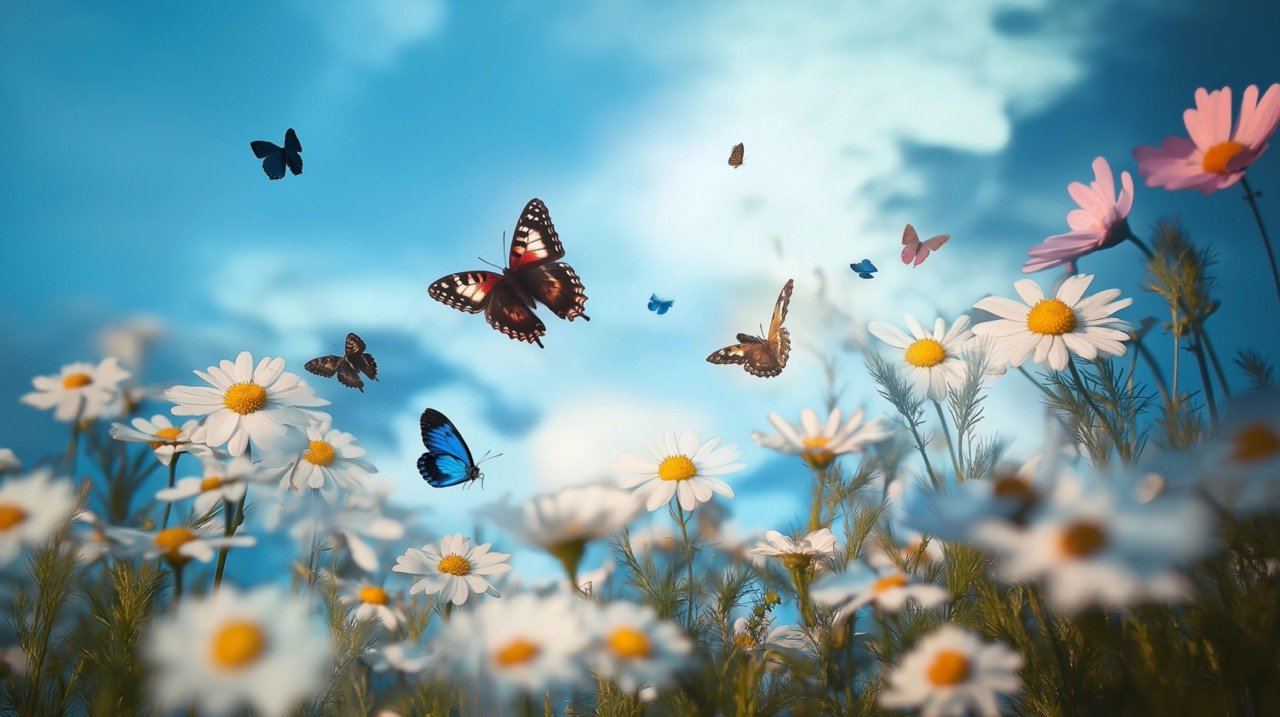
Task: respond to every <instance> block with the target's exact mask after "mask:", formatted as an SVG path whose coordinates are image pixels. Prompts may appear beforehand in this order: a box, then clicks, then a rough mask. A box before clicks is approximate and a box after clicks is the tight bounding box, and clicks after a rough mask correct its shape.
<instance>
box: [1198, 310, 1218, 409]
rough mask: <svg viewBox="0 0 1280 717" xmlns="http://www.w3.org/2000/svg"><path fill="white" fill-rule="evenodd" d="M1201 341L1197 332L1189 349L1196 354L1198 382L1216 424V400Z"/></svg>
mask: <svg viewBox="0 0 1280 717" xmlns="http://www.w3.org/2000/svg"><path fill="white" fill-rule="evenodd" d="M1202 342H1203V339H1202V338H1201V337H1200V335H1199V333H1197V340H1196V342H1195V343H1194V344H1192V345H1191V349H1192V351H1193V352H1194V353H1195V355H1196V366H1198V367H1199V368H1200V383H1201V384H1202V385H1203V386H1204V399H1205V403H1207V404H1208V406H1209V417H1210V418H1211V419H1212V420H1213V423H1214V425H1217V424H1218V402H1217V401H1216V400H1214V397H1213V381H1212V380H1211V379H1210V378H1209V364H1208V361H1206V360H1205V356H1204V347H1203V346H1201V343H1202Z"/></svg>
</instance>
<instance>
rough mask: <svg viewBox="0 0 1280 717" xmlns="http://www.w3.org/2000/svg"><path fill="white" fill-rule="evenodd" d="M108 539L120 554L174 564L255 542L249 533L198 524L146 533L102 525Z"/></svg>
mask: <svg viewBox="0 0 1280 717" xmlns="http://www.w3.org/2000/svg"><path fill="white" fill-rule="evenodd" d="M103 532H104V533H105V534H106V537H107V539H108V540H111V541H112V542H114V543H116V544H117V545H119V546H120V552H121V554H123V555H131V556H137V557H141V558H144V559H146V560H151V559H153V558H164V559H165V561H167V562H168V563H170V564H171V565H173V566H175V567H177V566H182V565H185V564H186V563H187V562H188V561H190V560H193V559H194V560H198V561H200V562H202V563H207V562H209V561H210V560H213V556H214V555H215V554H217V551H218V549H219V548H252V547H253V546H255V545H257V544H258V540H257V538H255V537H253V536H252V535H233V536H231V537H229V538H228V537H225V536H224V535H223V534H222V530H221V529H220V528H216V527H214V526H213V525H211V524H206V525H204V526H201V527H194V526H179V527H176V528H166V529H164V530H161V531H158V532H155V533H149V532H147V531H144V530H136V529H134V528H117V527H111V526H107V527H104V528H103Z"/></svg>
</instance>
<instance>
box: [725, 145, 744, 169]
mask: <svg viewBox="0 0 1280 717" xmlns="http://www.w3.org/2000/svg"><path fill="white" fill-rule="evenodd" d="M745 153H746V147H743V146H742V143H741V142H739V143H737V144H735V145H733V149H731V150H729V166H730V167H733V168H734V169H737V168H738V167H741V166H742V155H743V154H745Z"/></svg>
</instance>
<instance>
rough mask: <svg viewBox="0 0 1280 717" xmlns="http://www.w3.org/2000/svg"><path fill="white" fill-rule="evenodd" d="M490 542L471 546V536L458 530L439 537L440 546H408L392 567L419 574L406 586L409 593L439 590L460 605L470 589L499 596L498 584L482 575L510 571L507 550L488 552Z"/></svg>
mask: <svg viewBox="0 0 1280 717" xmlns="http://www.w3.org/2000/svg"><path fill="white" fill-rule="evenodd" d="M489 545H490V543H481V544H480V545H476V546H472V545H471V539H470V538H468V537H467V536H465V535H463V534H461V533H455V534H453V535H446V536H444V537H443V538H441V539H440V547H439V548H437V547H436V546H435V545H432V544H427V545H424V546H422V547H421V548H409V549H408V550H406V551H405V552H404V554H403V555H401V556H400V557H398V558H396V564H395V567H393V568H391V570H392V571H394V572H397V573H405V574H408V575H421V576H423V577H421V578H419V579H418V580H415V581H414V583H413V585H412V586H411V587H410V588H409V594H410V595H416V594H418V593H425V594H427V595H435V594H436V593H440V597H441V598H442V599H444V600H448V601H450V602H452V603H453V604H454V605H461V604H463V603H465V602H466V601H467V599H468V598H470V597H471V595H472V593H475V594H477V595H478V594H480V593H485V594H486V595H489V596H491V597H500V595H499V594H498V590H497V588H495V587H493V585H491V584H490V583H489V581H488V580H486V579H485V578H487V577H490V576H494V575H502V574H503V573H507V572H510V571H511V565H510V564H509V563H508V562H507V561H508V560H509V559H510V558H511V555H509V554H508V553H496V552H494V553H491V552H489Z"/></svg>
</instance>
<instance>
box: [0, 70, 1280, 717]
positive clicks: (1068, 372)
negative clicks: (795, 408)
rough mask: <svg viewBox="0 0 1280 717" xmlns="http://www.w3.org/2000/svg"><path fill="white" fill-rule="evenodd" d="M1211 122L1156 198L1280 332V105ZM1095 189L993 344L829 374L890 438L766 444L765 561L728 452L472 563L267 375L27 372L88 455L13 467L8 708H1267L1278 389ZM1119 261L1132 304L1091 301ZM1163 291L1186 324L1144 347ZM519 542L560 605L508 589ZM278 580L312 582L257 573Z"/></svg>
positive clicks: (643, 449) (492, 516)
mask: <svg viewBox="0 0 1280 717" xmlns="http://www.w3.org/2000/svg"><path fill="white" fill-rule="evenodd" d="M1194 101H1195V106H1194V107H1193V108H1190V109H1188V110H1187V111H1186V113H1185V115H1184V121H1185V127H1186V135H1187V136H1185V137H1184V136H1176V137H1170V138H1168V139H1166V140H1165V141H1164V142H1163V143H1162V144H1161V145H1160V146H1142V147H1138V148H1136V149H1134V150H1133V158H1134V159H1135V160H1136V162H1137V169H1138V172H1139V173H1140V174H1141V176H1143V177H1145V179H1146V187H1147V189H1146V190H1145V191H1178V190H1186V189H1195V190H1199V191H1200V192H1201V193H1204V194H1210V193H1213V192H1219V191H1239V192H1242V193H1243V196H1244V199H1245V200H1246V202H1245V203H1242V209H1241V211H1248V212H1250V213H1251V219H1252V220H1253V221H1254V222H1255V223H1256V227H1257V230H1258V231H1257V236H1256V237H1238V238H1236V239H1237V240H1239V241H1249V242H1260V243H1261V244H1262V245H1263V248H1264V252H1263V255H1265V256H1266V258H1267V260H1268V264H1269V271H1270V274H1271V277H1272V279H1273V280H1274V281H1275V282H1276V292H1277V296H1276V299H1277V301H1278V302H1280V273H1278V272H1277V269H1276V262H1275V258H1274V253H1273V249H1272V246H1271V242H1270V238H1269V237H1268V235H1267V233H1266V227H1265V220H1266V219H1268V218H1269V217H1268V216H1267V215H1268V214H1269V210H1273V208H1274V206H1275V204H1274V202H1271V203H1265V202H1262V201H1261V200H1260V196H1261V195H1260V194H1259V193H1258V192H1256V191H1255V190H1254V189H1253V188H1252V187H1250V185H1249V182H1248V169H1249V167H1250V165H1251V164H1253V163H1254V162H1255V161H1258V160H1260V159H1261V158H1262V157H1263V155H1264V152H1265V150H1266V148H1267V143H1268V140H1269V138H1270V137H1271V135H1272V133H1273V132H1274V131H1275V129H1276V127H1277V124H1278V123H1280V84H1272V85H1271V86H1270V87H1269V88H1267V89H1266V90H1265V93H1263V92H1260V91H1259V88H1257V87H1254V86H1250V87H1248V88H1247V89H1245V90H1244V91H1243V93H1242V94H1241V95H1240V97H1239V103H1238V104H1237V103H1236V101H1235V100H1233V93H1232V90H1231V88H1223V89H1221V90H1217V91H1213V92H1209V91H1206V90H1204V89H1200V90H1197V91H1196V92H1195V94H1194ZM1092 174H1093V176H1092V178H1091V179H1090V178H1088V177H1086V179H1088V181H1087V183H1085V182H1079V181H1073V182H1070V184H1069V185H1068V192H1069V194H1070V197H1071V199H1073V200H1074V201H1075V203H1076V204H1078V208H1076V209H1074V210H1072V211H1071V212H1070V213H1069V214H1068V215H1067V217H1066V223H1067V224H1068V225H1069V227H1070V231H1067V232H1065V233H1063V234H1060V235H1057V236H1053V237H1049V238H1047V239H1045V240H1044V241H1043V242H1042V243H1040V244H1038V245H1035V246H1032V247H1030V248H1029V249H1028V254H1029V260H1028V261H1027V264H1026V266H1025V271H1026V272H1028V273H1033V272H1039V271H1042V270H1050V269H1055V270H1057V271H1055V272H1054V273H1055V275H1054V276H1042V277H1041V278H1040V280H1039V281H1037V280H1036V279H1023V280H1021V281H1018V282H1016V283H1015V284H1014V286H1013V287H1012V289H1013V292H1012V293H1014V294H1016V298H1012V297H1006V296H1004V295H1003V294H1007V293H1010V292H1008V291H1007V290H1006V289H1005V287H1000V286H992V287H990V290H991V292H992V295H991V296H988V297H986V298H983V299H981V300H980V301H978V302H977V303H976V304H974V306H973V307H972V308H973V310H974V318H973V319H971V318H970V317H969V316H967V315H961V316H960V317H959V318H958V319H956V320H954V321H952V322H947V321H945V320H944V319H941V318H939V319H937V320H936V321H933V322H932V325H931V326H930V325H929V323H930V322H921V321H920V320H918V319H916V318H913V317H907V319H906V321H905V324H904V326H901V327H900V326H893V325H888V324H882V323H875V324H872V325H871V326H870V331H871V333H872V334H873V335H874V336H875V337H876V339H878V343H877V345H875V346H872V347H870V348H869V349H868V350H867V351H865V352H863V358H864V361H863V362H861V363H859V364H858V365H856V366H842V367H840V370H841V371H843V372H845V373H852V372H857V373H865V374H866V375H869V376H870V379H872V380H874V381H875V383H876V384H877V385H878V387H879V392H880V394H881V396H883V398H884V401H882V402H879V403H878V404H876V405H875V406H873V407H869V408H864V409H857V410H852V409H853V407H849V406H839V405H825V406H820V407H815V408H813V409H810V410H805V411H803V412H802V413H801V414H800V415H799V416H798V417H790V416H779V415H777V414H769V415H768V416H767V420H768V421H769V423H771V424H772V426H773V428H774V432H772V433H755V434H753V435H751V436H750V439H751V440H753V441H755V442H756V443H757V444H759V445H760V446H763V447H765V448H768V449H772V450H775V451H778V452H781V453H784V454H790V455H792V456H794V460H796V461H801V462H803V464H804V465H806V466H807V467H808V469H809V471H810V474H811V476H812V477H811V480H812V499H811V502H810V504H809V506H808V509H807V512H806V513H805V514H803V515H795V516H777V520H776V522H775V525H785V524H790V525H797V526H801V528H800V529H799V530H796V531H794V532H793V533H792V534H783V533H780V532H777V531H773V530H770V531H766V532H763V533H762V534H761V537H760V539H758V540H755V539H753V540H750V541H747V542H746V543H745V544H744V543H742V542H741V541H734V540H729V539H727V538H726V536H725V534H724V532H723V531H722V527H723V520H722V518H723V514H724V505H725V503H726V502H730V501H732V500H733V498H734V490H733V474H734V473H735V472H738V471H740V470H742V469H744V468H745V467H746V466H744V465H743V464H742V463H739V462H738V459H739V457H740V452H739V451H738V449H737V448H736V446H735V445H734V443H733V442H734V437H733V436H724V437H720V436H700V435H697V434H696V433H694V432H692V431H687V430H682V429H681V427H679V426H673V427H672V430H671V431H670V432H668V433H666V434H665V435H659V436H652V437H651V439H652V440H650V441H649V442H647V443H641V444H637V445H627V446H618V447H617V455H618V458H617V461H616V463H615V464H614V465H612V466H601V467H600V468H601V471H602V472H605V471H611V472H612V474H613V475H614V476H615V477H616V480H614V481H613V482H612V483H606V484H592V485H583V486H578V487H570V488H564V489H562V490H559V491H557V492H554V493H550V494H546V495H540V496H536V497H534V498H532V499H530V500H528V501H527V502H525V503H524V504H521V505H510V504H506V505H501V506H495V507H494V508H493V509H492V510H490V511H489V513H488V514H487V515H486V516H484V518H485V519H486V520H487V521H489V522H490V523H491V525H492V526H493V528H494V530H493V531H488V532H496V536H497V537H496V538H495V541H496V542H479V541H477V540H475V539H474V537H473V536H470V535H465V534H449V535H440V534H433V533H432V532H431V531H430V530H429V529H428V528H427V527H426V526H424V525H423V524H422V523H421V522H420V521H416V520H414V519H413V517H412V516H410V515H407V514H405V513H404V512H403V511H402V510H400V509H398V508H397V506H396V501H395V496H394V494H391V493H389V492H388V491H387V490H386V489H384V488H383V487H382V486H383V484H381V483H378V482H375V480H374V479H375V474H376V473H377V469H376V467H375V466H373V465H372V464H370V463H369V462H368V461H366V460H365V451H364V449H363V448H362V447H361V446H360V443H359V439H358V437H356V436H353V435H351V434H350V433H346V432H343V431H342V430H340V429H339V428H336V427H335V426H340V425H341V424H342V418H343V417H342V416H341V415H330V414H329V413H327V412H326V411H325V407H326V406H327V405H328V401H326V400H324V399H323V398H321V397H320V396H319V395H318V394H317V392H316V391H315V390H314V388H313V387H312V386H311V385H309V383H308V380H304V378H303V377H302V376H301V375H300V374H299V372H298V368H297V367H290V366H286V364H285V361H284V360H283V359H281V358H273V357H269V356H259V355H256V354H255V353H254V352H253V351H252V347H228V349H227V355H226V356H211V357H210V360H209V365H208V366H207V367H195V369H196V370H194V380H191V381H190V382H189V385H176V386H170V387H167V388H166V389H164V390H163V392H162V395H163V399H162V400H161V401H155V400H146V401H143V400H140V398H139V396H140V395H141V393H140V389H139V387H140V386H141V385H142V382H143V380H144V378H145V377H143V376H134V375H130V374H129V373H128V372H127V371H125V370H124V369H122V368H121V366H120V362H119V361H118V360H117V359H116V358H114V357H107V358H105V359H103V360H102V361H100V362H98V363H73V364H69V365H66V366H63V367H61V370H59V371H57V372H56V373H52V374H50V375H44V376H36V377H34V378H33V379H32V383H33V390H32V391H31V392H30V393H27V394H26V395H24V396H22V397H21V399H20V402H21V404H22V405H21V406H18V407H15V410H23V411H27V412H29V413H30V415H31V417H32V419H33V420H52V421H56V422H59V423H61V424H63V425H65V426H66V435H67V443H66V445H65V446H9V447H4V448H0V578H2V579H3V586H4V588H3V592H2V593H0V599H2V601H3V605H2V606H0V607H2V609H3V610H4V614H5V618H6V623H7V629H5V630H4V631H2V632H0V636H2V637H0V639H2V640H3V644H0V649H2V653H0V656H2V657H3V661H2V664H0V685H2V686H3V690H2V692H0V695H2V702H3V712H4V713H5V714H15V715H24V716H30V715H60V714H90V715H135V714H157V715H160V714H182V715H229V714H255V715H267V716H270V715H358V714H379V715H426V714H431V715H446V714H460V715H500V714H602V715H645V714H648V715H661V714H697V715H713V714H740V715H746V714H760V715H768V714H790V715H863V714H893V713H902V712H908V713H919V714H923V715H953V716H957V717H958V716H960V715H998V714H1011V715H1013V714H1016V715H1059V714H1073V715H1074V714H1078V715H1099V714H1134V715H1153V714H1195V715H1217V714H1238V715H1250V716H1257V717H1261V716H1262V715H1274V714H1280V392H1277V390H1276V389H1275V388H1274V387H1273V376H1274V372H1273V367H1272V364H1271V362H1270V359H1269V357H1267V356H1264V355H1262V354H1261V353H1259V352H1257V351H1251V350H1248V349H1245V350H1242V351H1240V352H1239V353H1237V354H1236V355H1221V354H1220V353H1219V352H1218V351H1217V350H1216V349H1215V347H1214V343H1213V340H1212V334H1213V330H1214V321H1213V317H1214V314H1215V312H1217V311H1218V310H1219V309H1222V310H1228V311H1229V310H1233V307H1222V306H1220V304H1219V303H1218V302H1217V301H1216V300H1215V299H1214V297H1213V287H1214V282H1215V280H1217V278H1218V277H1216V276H1215V275H1214V273H1213V270H1214V267H1213V255H1212V253H1211V251H1209V250H1208V249H1207V248H1206V247H1204V246H1202V245H1201V244H1198V243H1196V242H1195V241H1194V240H1193V238H1192V237H1191V236H1190V235H1189V233H1188V232H1187V230H1186V229H1184V228H1183V227H1182V226H1181V225H1180V224H1179V223H1177V221H1176V220H1172V219H1170V220H1162V221H1161V222H1160V223H1158V224H1156V225H1155V226H1154V227H1151V228H1149V229H1140V228H1138V227H1131V226H1130V225H1129V223H1128V221H1127V217H1128V215H1129V212H1130V209H1131V208H1132V206H1133V205H1134V203H1135V202H1136V201H1141V196H1140V195H1139V194H1138V193H1137V190H1136V189H1135V185H1134V181H1133V177H1132V176H1131V174H1130V173H1129V172H1127V171H1124V172H1120V175H1119V185H1118V186H1117V182H1116V176H1115V173H1114V172H1113V170H1112V168H1111V163H1110V161H1108V159H1107V158H1104V157H1098V158H1097V159H1096V160H1095V161H1094V162H1093V166H1092ZM1069 179H1070V178H1064V182H1065V181H1067V180H1069ZM1185 198H1186V201H1187V202H1194V201H1196V199H1197V196H1196V194H1195V193H1192V192H1187V193H1185ZM1126 243H1127V244H1132V245H1134V246H1133V247H1131V248H1130V250H1133V248H1134V247H1136V249H1137V250H1139V251H1140V253H1141V255H1142V256H1143V257H1145V259H1144V261H1145V265H1146V272H1145V278H1144V279H1143V281H1142V284H1141V285H1139V286H1126V287H1108V286H1099V285H1097V284H1096V283H1095V282H1094V279H1093V277H1092V276H1090V275H1084V274H1077V273H1076V261H1077V260H1078V259H1079V258H1080V257H1082V256H1084V255H1086V254H1091V253H1094V252H1102V251H1107V250H1111V249H1112V248H1114V247H1117V246H1119V245H1121V244H1126ZM1138 292H1148V293H1151V294H1154V295H1156V296H1158V297H1160V299H1162V300H1163V302H1164V303H1165V305H1166V307H1167V310H1168V320H1167V321H1142V322H1138V323H1133V322H1131V321H1130V320H1128V319H1126V316H1125V309H1126V308H1127V307H1128V306H1129V305H1130V303H1131V302H1132V297H1133V296H1134V295H1135V294H1136V293H1138ZM948 308H949V309H951V310H952V311H960V310H964V307H948ZM1237 308H1238V307H1237ZM1276 309H1277V306H1276V305H1272V306H1269V307H1257V308H1254V309H1251V310H1253V311H1257V312H1262V313H1264V314H1266V313H1269V315H1270V316H1272V317H1274V316H1276V315H1277V314H1275V313H1274V312H1275V310H1276ZM1264 323H1268V324H1269V325H1270V326H1272V329H1271V330H1274V326H1275V322H1274V318H1272V319H1270V320H1266V321H1265V322H1264ZM494 338H495V340H502V339H501V337H499V336H497V335H495V337H494ZM242 349H243V350H242ZM1157 355H1159V356H1162V357H1165V356H1170V355H1172V356H1173V357H1175V358H1174V362H1175V364H1174V365H1173V366H1172V367H1171V366H1169V365H1168V362H1167V361H1157V360H1156V358H1155V357H1156V356H1157ZM1177 362H1182V363H1183V364H1184V365H1181V366H1179V365H1177ZM51 368H53V367H51ZM730 368H732V367H730ZM735 370H736V369H735ZM1000 376H1003V378H999V380H1002V381H1010V380H1016V381H1030V382H1032V383H1033V384H1035V386H1037V387H1038V389H1039V391H1040V393H1041V395H1042V398H1043V404H1044V406H1045V407H1047V409H1048V410H1049V412H1050V413H1051V415H1052V416H1053V417H1054V420H1053V421H1052V422H1051V430H1050V431H1049V432H1048V434H1047V435H1046V436H1045V437H1044V441H1043V445H1042V447H1041V450H1040V452H1039V454H1038V455H1035V456H1033V457H1031V459H1030V460H1025V458H1026V457H1025V456H1022V457H1020V458H1023V459H1024V460H1017V461H1015V460H1013V458H1012V457H1011V456H1007V455H1005V452H1004V443H1003V442H1002V441H1001V440H1000V438H999V437H998V436H996V435H995V434H994V433H992V432H989V431H988V430H986V429H985V427H984V420H983V419H984V408H985V407H984V397H985V395H986V386H987V385H988V384H989V382H990V381H992V380H995V379H996V378H997V377H1000ZM313 380H314V379H313ZM1037 410H1040V409H1037ZM37 412H38V413H37ZM761 418H762V420H763V419H764V418H765V417H764V416H762V417H761ZM907 484H911V485H912V486H913V489H912V490H911V491H904V490H903V488H904V486H905V485H907ZM908 495H909V496H911V497H910V498H907V497H904V496H908ZM648 514H653V516H651V517H656V518H657V519H656V520H648V521H646V522H645V523H644V527H643V528H641V527H639V524H638V523H637V521H638V520H639V519H641V518H642V517H644V516H646V515H648ZM486 534H487V533H486ZM597 543H598V544H603V545H606V546H608V549H609V551H610V552H611V558H610V560H609V561H608V562H606V564H605V566H604V567H603V568H600V569H598V570H591V571H587V570H586V569H585V567H584V566H583V565H582V562H583V556H584V554H585V553H586V551H587V548H588V546H589V545H592V544H597ZM495 545H496V546H497V548H495ZM281 546H285V547H284V548H281ZM498 548H501V549H502V550H508V551H541V552H544V553H546V554H548V555H550V556H551V557H552V558H554V559H555V561H556V562H558V563H559V564H560V565H561V566H563V576H562V577H561V578H559V579H557V580H556V581H553V582H550V583H548V582H546V581H543V582H542V583H541V584H539V583H537V582H536V581H531V580H524V581H521V580H518V579H517V578H518V577H519V576H516V575H513V574H512V568H511V564H510V560H511V557H512V555H511V553H510V552H502V550H499V549H498ZM268 549H271V550H276V551H279V550H281V549H284V550H286V551H287V552H288V555H287V556H286V559H285V561H284V564H287V565H290V566H291V568H290V569H289V570H287V571H282V572H281V574H279V575H276V576H274V579H266V580H263V579H262V576H261V573H260V571H256V570H254V569H253V568H254V566H255V565H256V564H257V563H258V561H259V559H260V558H259V555H261V554H262V553H260V552H259V551H265V550H268ZM397 552H398V553H399V554H398V556H396V557H395V558H394V562H391V561H388V560H386V559H384V558H383V557H382V556H385V555H392V554H395V553H397ZM246 576H252V577H251V578H246ZM531 586H536V587H531Z"/></svg>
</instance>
